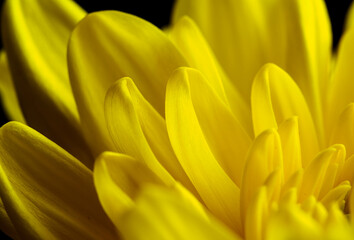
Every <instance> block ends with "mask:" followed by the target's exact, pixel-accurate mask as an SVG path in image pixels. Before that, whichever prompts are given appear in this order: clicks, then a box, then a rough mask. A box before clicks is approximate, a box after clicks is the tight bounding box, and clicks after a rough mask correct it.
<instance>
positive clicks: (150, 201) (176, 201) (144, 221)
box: [120, 185, 241, 240]
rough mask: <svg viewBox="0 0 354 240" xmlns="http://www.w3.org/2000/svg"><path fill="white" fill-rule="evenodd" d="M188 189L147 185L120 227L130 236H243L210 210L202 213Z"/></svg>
mask: <svg viewBox="0 0 354 240" xmlns="http://www.w3.org/2000/svg"><path fill="white" fill-rule="evenodd" d="M195 203H196V202H191V201H190V197H189V196H186V192H182V191H180V190H178V189H176V188H173V189H167V188H162V187H158V186H154V185H147V186H146V187H144V188H143V190H142V191H141V193H140V194H139V195H138V196H137V198H136V203H135V206H134V207H133V208H132V209H131V210H130V211H128V212H127V213H126V214H125V215H124V216H123V217H122V227H121V228H120V231H121V233H122V235H123V236H124V237H125V238H126V239H136V240H143V239H176V240H177V239H206V240H208V239H210V240H214V239H222V240H226V239H227V240H240V239H241V238H240V237H238V236H236V235H235V234H234V233H232V232H231V231H230V230H229V229H227V228H226V227H225V226H224V225H223V224H222V223H220V222H218V220H216V219H214V218H213V217H212V216H210V215H209V214H208V215H207V216H206V215H205V214H200V212H199V211H198V210H197V209H198V207H199V208H201V207H202V206H200V205H199V206H198V207H197V206H195Z"/></svg>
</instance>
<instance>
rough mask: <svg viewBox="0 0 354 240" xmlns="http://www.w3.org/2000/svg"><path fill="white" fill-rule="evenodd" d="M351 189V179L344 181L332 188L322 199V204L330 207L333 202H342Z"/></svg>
mask: <svg viewBox="0 0 354 240" xmlns="http://www.w3.org/2000/svg"><path fill="white" fill-rule="evenodd" d="M350 189H351V185H350V183H349V181H344V182H343V183H341V184H340V185H338V186H337V187H335V188H333V189H331V190H330V191H329V192H328V193H327V194H326V195H325V196H324V197H323V198H322V199H321V202H322V204H323V205H324V206H325V207H327V208H329V207H330V206H331V204H333V203H337V204H339V203H341V202H342V201H343V200H345V198H346V197H347V195H348V193H349V191H350Z"/></svg>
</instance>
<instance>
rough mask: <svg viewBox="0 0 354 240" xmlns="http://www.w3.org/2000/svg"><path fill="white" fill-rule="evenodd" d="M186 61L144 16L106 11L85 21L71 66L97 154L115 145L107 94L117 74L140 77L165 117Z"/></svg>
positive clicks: (70, 55) (137, 80)
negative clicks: (171, 88) (169, 91)
mask: <svg viewBox="0 0 354 240" xmlns="http://www.w3.org/2000/svg"><path fill="white" fill-rule="evenodd" d="M87 39H90V41H87ZM186 65H187V63H186V61H185V60H184V58H183V57H182V56H181V55H180V53H179V51H178V50H177V49H176V47H175V46H174V45H173V44H172V42H170V40H168V38H167V37H166V36H165V34H164V33H163V32H162V31H160V30H159V29H158V28H156V27H155V26H153V25H152V24H150V23H148V22H146V21H144V20H142V19H140V18H138V17H135V16H133V15H130V14H126V13H122V12H115V11H105V12H97V13H92V14H90V15H88V16H87V17H86V18H85V19H84V20H83V21H81V22H80V24H78V26H77V27H76V28H75V30H74V31H73V33H72V35H71V39H70V43H69V49H68V66H69V74H70V80H71V83H72V86H73V91H74V95H75V99H76V101H77V105H78V109H79V113H80V117H81V121H82V125H83V129H84V132H85V135H86V137H87V139H88V141H89V143H90V146H91V148H92V149H93V151H94V153H95V155H98V154H99V153H101V152H102V151H105V150H114V146H113V143H112V141H111V139H110V136H109V134H108V131H107V128H106V123H105V118H104V99H105V94H106V91H107V90H108V88H109V87H110V86H111V85H112V84H113V83H114V82H115V81H116V80H117V79H120V78H122V77H130V78H132V79H134V82H135V84H136V85H137V87H138V89H139V90H140V91H141V93H142V94H143V95H144V97H145V98H146V100H147V101H149V102H150V104H151V105H152V106H153V107H154V108H155V109H156V110H157V112H159V113H160V114H161V115H162V116H163V115H164V98H165V87H166V83H167V80H168V78H169V76H170V74H171V73H172V71H173V70H174V69H176V68H177V67H179V66H186Z"/></svg>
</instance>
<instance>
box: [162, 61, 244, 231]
mask: <svg viewBox="0 0 354 240" xmlns="http://www.w3.org/2000/svg"><path fill="white" fill-rule="evenodd" d="M196 87H197V88H196ZM199 94H200V96H197V95H199ZM213 95H214V96H213ZM201 97H204V101H205V102H204V103H202V102H200V100H201ZM219 101H220V100H219V99H218V98H216V94H215V93H213V92H212V91H211V89H208V86H207V85H206V83H205V82H204V83H203V79H202V76H201V75H200V73H199V72H198V71H196V70H194V69H189V68H179V69H177V70H176V71H175V72H174V73H173V75H172V76H171V78H170V79H169V82H168V84H167V92H166V125H167V130H168V134H169V136H170V140H171V144H172V147H173V150H174V151H175V153H176V155H177V157H178V159H179V161H180V163H181V165H182V167H183V168H184V170H185V171H186V173H187V175H188V176H189V178H190V179H191V181H192V183H193V184H194V186H195V188H196V189H197V191H198V193H199V195H200V196H201V198H202V199H203V201H204V203H205V204H206V206H207V207H208V208H209V210H210V211H211V212H212V213H213V214H214V215H215V216H217V217H218V218H220V219H221V220H222V221H224V222H225V223H226V224H227V225H229V226H230V227H231V228H233V229H235V230H236V232H238V233H241V222H240V212H239V210H240V209H239V197H240V196H239V187H238V186H237V185H236V184H235V183H234V182H233V181H232V180H231V178H230V177H229V176H228V175H227V173H226V172H225V170H224V169H223V168H222V165H223V164H227V162H223V163H220V162H218V161H217V159H216V158H217V157H219V156H220V155H219V156H218V155H217V153H214V152H213V150H214V149H215V148H214V147H215V146H216V144H217V143H216V142H214V143H213V142H211V144H210V142H209V140H210V139H208V137H210V136H212V135H211V134H212V133H213V131H214V130H215V128H214V127H215V126H214V123H215V122H213V120H212V118H210V117H211V116H213V117H214V118H215V119H214V120H215V121H216V122H218V123H219V124H218V125H217V127H218V128H220V127H221V129H220V132H219V134H220V136H223V137H224V139H225V145H226V148H228V147H229V146H231V145H228V144H229V143H228V141H230V140H233V138H232V136H231V134H232V133H233V131H235V135H236V136H235V137H236V140H237V138H238V137H242V134H241V132H240V131H239V129H238V128H237V125H234V124H235V122H232V120H233V119H232V118H230V117H231V116H229V115H228V114H227V111H226V110H227V109H225V108H222V105H220V102H219ZM195 104H196V105H195ZM198 104H199V105H198ZM203 104H204V105H203ZM208 104H209V112H207V113H206V112H204V111H205V106H207V105H208ZM217 106H218V107H220V108H216V107H217ZM198 111H199V112H198ZM201 113H204V114H206V115H204V117H205V119H200V118H199V117H200V116H203V115H199V114H201ZM215 113H218V114H215ZM208 114H210V115H208ZM216 119H218V120H216ZM203 121H205V123H203ZM223 121H226V123H223ZM208 123H209V124H210V125H209V127H210V128H214V129H209V131H210V132H209V133H205V132H204V131H205V128H204V127H203V124H208ZM221 124H222V125H223V126H221ZM204 126H207V125H204ZM228 127H229V128H228ZM225 130H229V132H228V133H226V132H225ZM221 132H222V134H221ZM224 133H225V134H224ZM208 134H209V136H208ZM239 134H241V135H239ZM216 140H219V139H216ZM239 141H240V144H243V143H244V142H243V141H244V139H242V138H240V140H239ZM208 143H209V145H208ZM212 144H214V145H212ZM242 146H245V145H242ZM232 147H233V148H234V149H236V151H244V149H241V148H242V147H241V145H240V149H239V146H238V142H237V141H236V142H235V144H234V145H233V146H232ZM224 148H225V147H223V148H222V149H224ZM230 151H235V150H231V149H230ZM213 153H214V154H213ZM227 153H228V154H230V153H229V152H227ZM240 154H241V155H243V154H242V153H240ZM231 155H232V154H231ZM232 156H234V157H235V158H234V159H233V160H234V162H233V164H234V165H233V168H238V167H237V166H239V168H238V169H237V171H241V169H243V159H239V158H237V155H232ZM224 160H229V159H224ZM230 163H231V162H229V164H230ZM206 173H207V174H206ZM220 196H222V197H220Z"/></svg>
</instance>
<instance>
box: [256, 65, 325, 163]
mask: <svg viewBox="0 0 354 240" xmlns="http://www.w3.org/2000/svg"><path fill="white" fill-rule="evenodd" d="M251 102H252V118H253V126H254V132H255V135H256V136H257V135H258V134H259V133H261V132H262V131H264V130H266V129H269V128H277V126H278V124H280V123H281V122H283V121H284V120H286V119H288V118H290V117H293V116H298V121H299V135H300V142H301V147H302V149H301V154H302V163H303V166H305V167H306V166H307V165H308V162H309V161H310V160H311V159H312V158H313V157H315V155H316V154H317V152H318V149H319V147H318V139H317V134H316V131H315V127H314V124H313V121H312V117H311V113H310V111H309V109H308V107H307V103H306V101H305V99H304V97H303V95H302V93H301V91H300V89H299V88H298V86H297V85H296V83H295V82H294V81H293V80H292V79H291V77H290V76H289V75H288V74H287V73H286V72H284V71H283V70H282V69H280V68H279V67H277V66H276V65H274V64H267V65H265V66H264V67H263V68H262V69H261V70H260V71H259V72H258V74H257V76H256V77H255V79H254V82H253V86H252V95H251Z"/></svg>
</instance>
